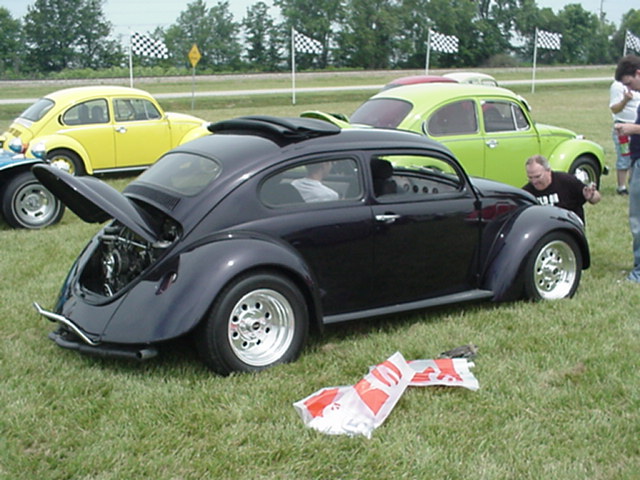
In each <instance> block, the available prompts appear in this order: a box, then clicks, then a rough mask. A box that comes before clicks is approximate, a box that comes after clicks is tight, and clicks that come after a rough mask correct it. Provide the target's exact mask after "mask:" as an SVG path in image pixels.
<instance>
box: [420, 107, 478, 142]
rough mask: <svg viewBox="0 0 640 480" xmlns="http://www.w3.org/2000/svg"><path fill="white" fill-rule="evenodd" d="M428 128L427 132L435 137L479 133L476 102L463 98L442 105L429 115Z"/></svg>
mask: <svg viewBox="0 0 640 480" xmlns="http://www.w3.org/2000/svg"><path fill="white" fill-rule="evenodd" d="M426 128H427V132H426V133H427V134H428V135H430V136H433V137H440V136H446V135H464V134H471V133H477V132H478V117H477V115H476V108H475V102H474V101H473V100H461V101H459V102H454V103H449V104H447V105H444V106H443V107H440V108H439V109H438V110H436V111H435V112H434V113H433V114H432V115H431V117H429V119H428V120H427V123H426Z"/></svg>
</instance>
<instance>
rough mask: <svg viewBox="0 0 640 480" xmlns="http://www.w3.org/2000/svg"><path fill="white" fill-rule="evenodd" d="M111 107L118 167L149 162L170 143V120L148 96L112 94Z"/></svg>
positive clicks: (147, 163) (156, 157)
mask: <svg viewBox="0 0 640 480" xmlns="http://www.w3.org/2000/svg"><path fill="white" fill-rule="evenodd" d="M113 111H114V119H115V122H114V125H113V129H114V133H115V136H114V141H115V158H116V167H117V168H126V167H139V166H142V165H150V164H152V163H153V162H155V161H156V160H157V159H158V158H159V157H160V156H161V155H162V154H163V153H165V152H167V151H168V150H170V149H171V148H172V147H173V145H172V140H171V130H170V127H169V122H168V121H167V119H166V117H165V116H164V115H163V114H162V113H161V112H160V111H159V110H158V108H157V107H156V106H155V105H154V104H153V103H151V102H150V101H149V100H147V99H144V98H129V97H120V98H114V99H113Z"/></svg>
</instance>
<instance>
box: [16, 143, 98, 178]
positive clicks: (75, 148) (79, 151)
mask: <svg viewBox="0 0 640 480" xmlns="http://www.w3.org/2000/svg"><path fill="white" fill-rule="evenodd" d="M40 142H43V143H44V145H45V147H46V149H47V153H48V152H51V151H52V150H58V149H61V148H62V149H65V150H71V151H72V152H73V153H75V154H76V155H78V156H79V157H80V160H81V161H82V164H83V165H84V169H85V171H86V172H87V174H88V175H91V174H93V168H92V167H91V165H90V164H89V162H87V159H88V158H89V154H88V153H87V150H86V149H85V148H84V147H83V146H82V144H81V143H80V142H78V141H77V140H75V139H73V138H71V137H69V136H67V135H62V134H59V133H54V134H52V135H45V136H42V137H35V138H33V140H31V142H30V143H29V149H28V150H27V153H31V147H33V145H35V144H36V143H40ZM32 155H33V154H32Z"/></svg>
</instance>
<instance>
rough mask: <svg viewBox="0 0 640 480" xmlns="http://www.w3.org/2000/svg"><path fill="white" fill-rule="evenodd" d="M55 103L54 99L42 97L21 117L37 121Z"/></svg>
mask: <svg viewBox="0 0 640 480" xmlns="http://www.w3.org/2000/svg"><path fill="white" fill-rule="evenodd" d="M54 105H55V103H54V102H53V100H49V99H48V98H41V99H40V100H38V101H37V102H36V103H34V104H33V105H31V106H30V107H29V108H27V109H26V110H25V111H24V112H22V114H21V115H20V118H25V119H27V120H31V121H32V122H37V121H38V120H40V119H41V118H42V117H44V116H45V114H46V113H47V112H48V111H49V110H51V109H52V108H53V106H54Z"/></svg>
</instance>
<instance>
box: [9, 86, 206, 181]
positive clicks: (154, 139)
mask: <svg viewBox="0 0 640 480" xmlns="http://www.w3.org/2000/svg"><path fill="white" fill-rule="evenodd" d="M206 125H207V123H206V122H205V121H204V120H202V119H200V118H197V117H194V116H191V115H185V114H181V113H171V112H165V111H164V110H163V109H162V107H161V106H160V105H159V104H158V102H157V101H156V99H155V98H153V97H152V96H151V95H150V94H149V93H147V92H145V91H143V90H139V89H136V88H127V87H117V86H104V85H103V86H92V87H76V88H67V89H64V90H58V91H57V92H54V93H51V94H49V95H46V96H45V97H43V98H41V99H39V100H37V101H36V102H35V103H34V104H32V105H31V106H29V107H28V108H27V109H26V110H25V111H24V112H23V113H22V114H21V115H20V116H19V117H18V118H16V119H15V120H14V121H13V123H12V124H11V126H10V127H9V129H8V130H7V131H6V132H4V133H3V134H2V136H0V144H1V145H2V147H3V148H4V149H5V150H6V149H8V147H9V144H10V143H11V142H12V141H13V143H15V142H16V141H17V140H16V139H19V141H20V142H21V143H22V144H23V153H25V154H26V155H27V156H28V157H31V156H40V157H42V156H43V155H46V158H47V159H48V160H49V161H50V162H51V163H52V164H53V165H55V166H57V167H59V168H62V169H64V170H66V171H68V172H70V173H73V174H76V175H82V174H90V175H91V174H96V173H103V172H116V171H128V170H142V169H144V168H146V167H147V166H149V165H150V164H152V163H153V162H155V161H156V160H157V159H158V158H159V157H160V156H161V155H162V154H163V153H165V152H167V151H169V150H171V149H172V148H174V147H176V146H178V145H181V144H183V143H185V142H187V141H189V140H192V139H194V138H198V137H201V136H203V135H208V134H209V132H208V130H207V129H206ZM33 149H36V150H37V149H40V150H42V149H44V152H42V151H40V152H36V153H37V155H34V150H33Z"/></svg>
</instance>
